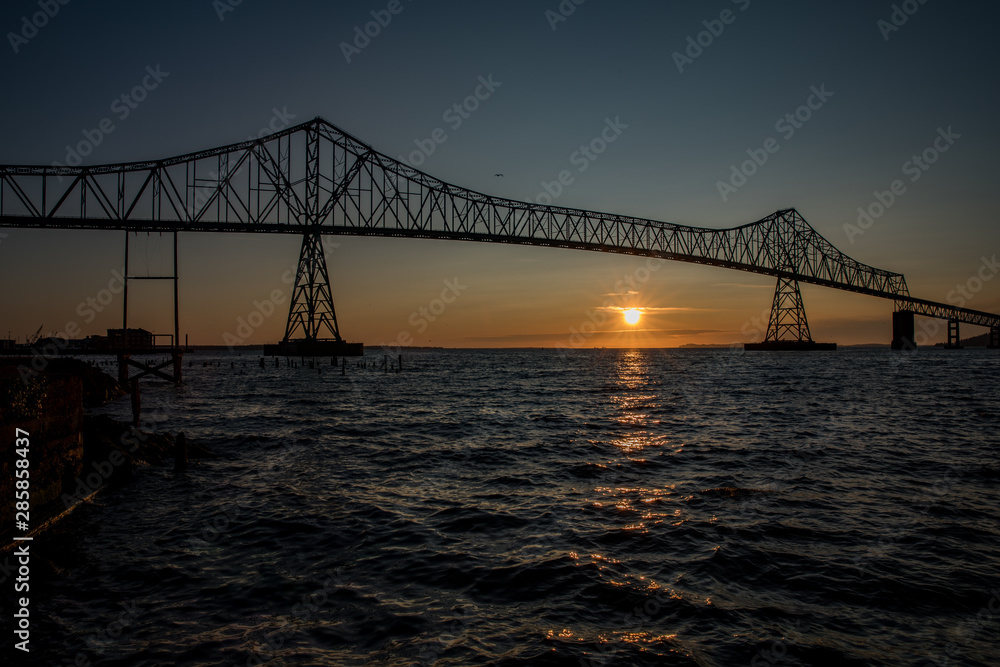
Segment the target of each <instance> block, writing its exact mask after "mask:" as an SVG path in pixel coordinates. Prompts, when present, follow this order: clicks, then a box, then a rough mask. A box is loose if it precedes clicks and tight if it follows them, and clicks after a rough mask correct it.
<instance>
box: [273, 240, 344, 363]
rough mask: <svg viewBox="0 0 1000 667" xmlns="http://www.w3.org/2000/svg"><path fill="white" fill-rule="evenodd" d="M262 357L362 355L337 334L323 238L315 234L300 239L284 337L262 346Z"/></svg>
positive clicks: (337, 329) (335, 314) (338, 331)
mask: <svg viewBox="0 0 1000 667" xmlns="http://www.w3.org/2000/svg"><path fill="white" fill-rule="evenodd" d="M264 354H265V356H299V357H327V356H329V357H333V356H347V357H350V356H361V355H363V354H364V346H363V344H361V343H348V342H346V341H345V340H344V339H343V338H342V337H341V335H340V328H339V327H338V326H337V313H336V311H335V310H334V308H333V293H332V292H331V290H330V274H329V272H328V271H327V268H326V255H325V254H324V252H323V236H322V234H320V233H319V232H318V231H314V230H309V231H307V232H306V233H305V234H303V236H302V247H301V249H300V250H299V267H298V271H296V274H295V287H294V288H293V289H292V301H291V304H290V305H289V307H288V324H287V325H286V326H285V337H284V338H283V339H282V340H281V342H280V343H278V344H277V345H265V346H264Z"/></svg>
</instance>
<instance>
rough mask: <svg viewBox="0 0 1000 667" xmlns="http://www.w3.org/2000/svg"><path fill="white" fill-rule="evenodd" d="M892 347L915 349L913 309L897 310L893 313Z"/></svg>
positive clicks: (895, 348) (896, 348)
mask: <svg viewBox="0 0 1000 667" xmlns="http://www.w3.org/2000/svg"><path fill="white" fill-rule="evenodd" d="M892 349H894V350H915V349H917V344H916V343H915V342H914V325H913V311H912V310H897V311H896V312H894V313H893V314H892Z"/></svg>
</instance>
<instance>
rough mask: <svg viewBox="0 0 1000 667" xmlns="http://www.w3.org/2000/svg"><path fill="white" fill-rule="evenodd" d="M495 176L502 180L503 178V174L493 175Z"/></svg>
mask: <svg viewBox="0 0 1000 667" xmlns="http://www.w3.org/2000/svg"><path fill="white" fill-rule="evenodd" d="M493 175H494V176H498V177H500V178H503V174H493Z"/></svg>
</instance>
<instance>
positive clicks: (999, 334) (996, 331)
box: [986, 326, 1000, 350]
mask: <svg viewBox="0 0 1000 667" xmlns="http://www.w3.org/2000/svg"><path fill="white" fill-rule="evenodd" d="M986 347H988V348H990V349H991V350H996V349H997V348H1000V326H994V327H990V343H989V345H987V346H986Z"/></svg>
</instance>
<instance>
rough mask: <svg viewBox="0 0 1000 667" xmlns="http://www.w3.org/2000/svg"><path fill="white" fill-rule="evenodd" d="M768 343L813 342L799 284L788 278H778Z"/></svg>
mask: <svg viewBox="0 0 1000 667" xmlns="http://www.w3.org/2000/svg"><path fill="white" fill-rule="evenodd" d="M764 340H765V341H767V342H778V341H785V340H794V341H811V340H812V335H811V334H810V333H809V321H808V319H806V307H805V304H803V303H802V292H801V290H799V283H798V282H797V281H794V280H789V279H787V278H778V285H777V286H776V287H775V289H774V302H773V303H772V304H771V319H770V320H769V321H768V323H767V335H766V336H765V337H764Z"/></svg>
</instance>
